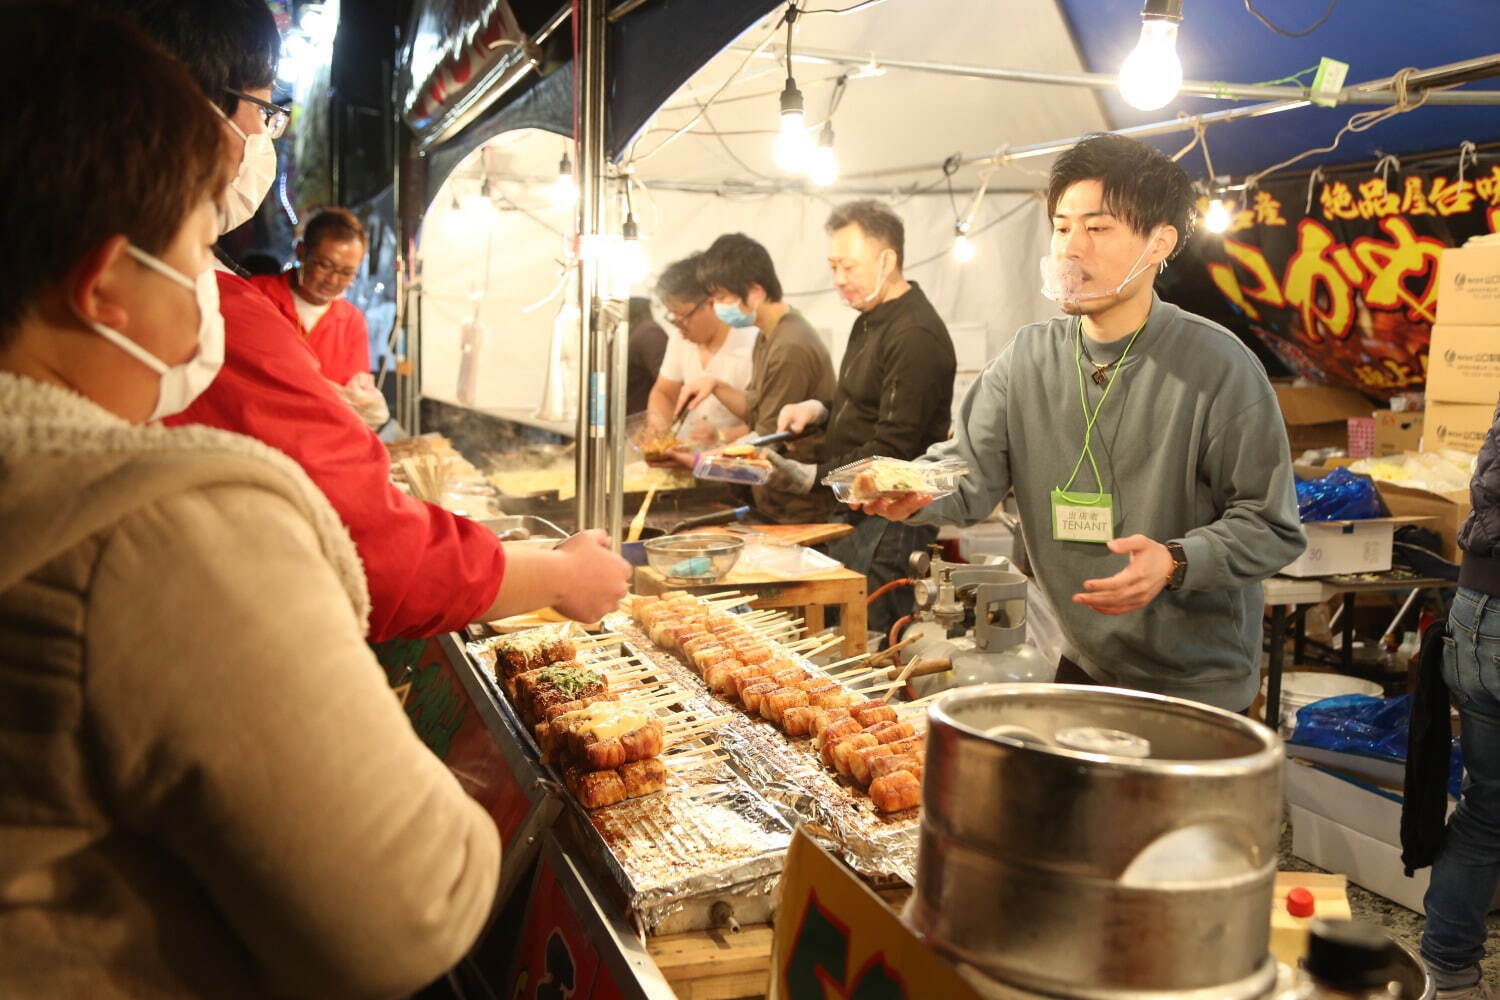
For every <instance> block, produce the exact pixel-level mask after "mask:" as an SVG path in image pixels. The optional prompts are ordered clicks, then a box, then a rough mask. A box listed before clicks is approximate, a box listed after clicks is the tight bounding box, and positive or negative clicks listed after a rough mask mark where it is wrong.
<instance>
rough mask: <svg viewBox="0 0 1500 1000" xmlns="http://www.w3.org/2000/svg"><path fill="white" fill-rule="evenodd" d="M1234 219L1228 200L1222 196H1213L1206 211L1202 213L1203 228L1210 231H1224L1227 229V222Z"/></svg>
mask: <svg viewBox="0 0 1500 1000" xmlns="http://www.w3.org/2000/svg"><path fill="white" fill-rule="evenodd" d="M1233 221H1234V215H1233V213H1232V212H1230V211H1229V202H1227V201H1225V200H1224V199H1223V198H1214V199H1213V200H1212V201H1210V202H1209V203H1208V211H1207V212H1206V213H1204V215H1203V228H1204V229H1207V230H1208V231H1209V232H1211V233H1225V232H1228V231H1229V224H1230V223H1231V222H1233Z"/></svg>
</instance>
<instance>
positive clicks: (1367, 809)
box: [1286, 744, 1500, 913]
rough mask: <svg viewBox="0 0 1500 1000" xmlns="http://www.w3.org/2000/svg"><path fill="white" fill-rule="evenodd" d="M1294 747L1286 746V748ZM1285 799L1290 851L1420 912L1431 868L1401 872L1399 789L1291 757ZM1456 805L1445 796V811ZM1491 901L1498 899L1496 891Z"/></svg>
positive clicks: (1499, 900) (1498, 895)
mask: <svg viewBox="0 0 1500 1000" xmlns="http://www.w3.org/2000/svg"><path fill="white" fill-rule="evenodd" d="M1294 749H1295V748H1294V747H1293V746H1291V745H1290V744H1289V745H1288V746H1287V750H1288V752H1291V751H1293V750H1294ZM1387 763H1389V764H1390V765H1391V766H1392V767H1394V768H1397V769H1398V772H1399V770H1400V769H1401V768H1402V765H1401V764H1399V763H1396V762H1387ZM1397 780H1398V781H1399V777H1398V779H1397ZM1286 801H1287V805H1288V806H1290V807H1291V810H1290V811H1291V819H1292V853H1293V854H1295V855H1297V857H1299V858H1302V859H1303V860H1304V861H1310V862H1312V863H1313V864H1315V865H1317V866H1318V867H1320V868H1326V869H1327V870H1328V871H1331V872H1337V873H1340V874H1343V875H1347V876H1348V877H1349V881H1351V882H1354V883H1357V884H1359V885H1362V886H1364V887H1365V888H1366V889H1369V890H1370V891H1371V892H1374V893H1378V894H1379V895H1381V896H1384V897H1385V898H1386V899H1389V900H1391V901H1392V902H1394V903H1400V904H1401V905H1402V906H1404V907H1406V908H1407V909H1409V910H1415V911H1416V912H1418V913H1424V912H1425V910H1423V908H1422V897H1423V896H1425V895H1426V894H1427V885H1428V882H1429V881H1430V880H1431V878H1432V869H1430V868H1423V869H1420V870H1418V871H1417V872H1416V873H1415V874H1414V875H1412V877H1411V878H1407V877H1406V867H1405V865H1403V864H1402V863H1401V805H1402V797H1401V793H1400V792H1399V791H1394V790H1392V789H1389V788H1383V787H1380V786H1379V785H1375V784H1370V783H1367V782H1365V781H1361V780H1359V779H1357V778H1355V777H1352V776H1350V775H1346V774H1341V773H1339V772H1338V771H1333V770H1328V769H1326V768H1322V767H1313V766H1310V765H1306V764H1301V763H1298V762H1297V761H1295V760H1294V761H1290V762H1288V764H1287V767H1286ZM1456 805H1457V803H1456V802H1455V801H1454V800H1453V799H1451V798H1450V799H1449V800H1448V815H1450V816H1451V815H1452V814H1453V808H1454V806H1456ZM1496 901H1497V902H1500V893H1496ZM1490 908H1491V909H1494V908H1495V904H1494V903H1492V904H1491V907H1490Z"/></svg>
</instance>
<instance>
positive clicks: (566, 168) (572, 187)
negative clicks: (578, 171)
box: [547, 150, 578, 211]
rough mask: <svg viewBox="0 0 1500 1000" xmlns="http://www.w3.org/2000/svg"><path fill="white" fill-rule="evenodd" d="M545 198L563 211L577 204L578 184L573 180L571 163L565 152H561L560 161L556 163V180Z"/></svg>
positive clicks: (548, 189)
mask: <svg viewBox="0 0 1500 1000" xmlns="http://www.w3.org/2000/svg"><path fill="white" fill-rule="evenodd" d="M547 197H548V198H550V199H551V201H552V204H553V205H554V206H555V207H557V208H560V209H563V210H564V211H570V210H571V209H572V208H573V207H574V206H575V205H577V204H578V182H577V181H576V180H574V179H573V161H572V160H571V159H569V158H568V151H567V150H563V155H562V159H561V160H560V161H558V164H557V180H555V181H553V182H552V184H551V186H549V187H548V188H547Z"/></svg>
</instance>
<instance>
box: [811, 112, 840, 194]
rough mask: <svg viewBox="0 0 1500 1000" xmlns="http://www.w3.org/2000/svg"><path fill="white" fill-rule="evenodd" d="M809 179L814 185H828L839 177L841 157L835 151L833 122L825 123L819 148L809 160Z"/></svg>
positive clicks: (819, 137) (819, 140)
mask: <svg viewBox="0 0 1500 1000" xmlns="http://www.w3.org/2000/svg"><path fill="white" fill-rule="evenodd" d="M807 179H808V180H810V181H812V183H813V186H814V187H827V186H828V185H830V184H832V183H833V182H834V181H836V180H838V179H839V158H838V155H837V154H836V153H834V151H833V123H832V122H826V123H824V125H823V133H822V134H821V135H820V136H818V145H817V148H816V149H814V150H813V151H812V154H811V155H810V156H809V157H808V160H807Z"/></svg>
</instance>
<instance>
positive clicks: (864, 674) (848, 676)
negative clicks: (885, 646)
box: [829, 667, 885, 685]
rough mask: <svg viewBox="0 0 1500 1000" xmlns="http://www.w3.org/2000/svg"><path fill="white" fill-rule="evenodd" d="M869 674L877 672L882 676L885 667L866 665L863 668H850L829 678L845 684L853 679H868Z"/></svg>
mask: <svg viewBox="0 0 1500 1000" xmlns="http://www.w3.org/2000/svg"><path fill="white" fill-rule="evenodd" d="M871 674H879V675H881V676H882V677H884V676H885V667H866V668H864V669H863V670H851V671H849V672H848V673H844V674H839V675H838V676H836V677H831V678H829V679H830V680H833V681H837V682H838V683H840V684H844V685H847V684H848V683H849V682H850V681H853V680H860V679H865V680H868V679H869V677H870V675H871Z"/></svg>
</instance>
